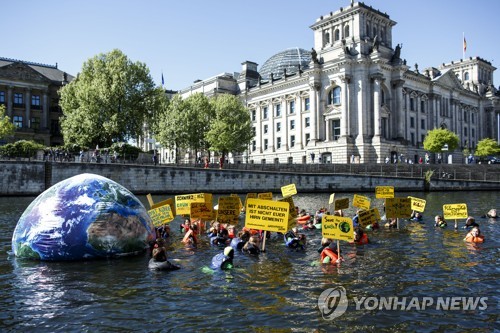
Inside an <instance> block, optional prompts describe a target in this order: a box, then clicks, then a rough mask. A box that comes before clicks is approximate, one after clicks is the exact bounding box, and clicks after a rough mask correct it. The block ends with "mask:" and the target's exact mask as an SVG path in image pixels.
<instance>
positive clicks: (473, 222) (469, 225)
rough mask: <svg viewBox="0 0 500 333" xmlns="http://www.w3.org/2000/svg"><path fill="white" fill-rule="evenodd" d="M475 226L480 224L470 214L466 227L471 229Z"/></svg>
mask: <svg viewBox="0 0 500 333" xmlns="http://www.w3.org/2000/svg"><path fill="white" fill-rule="evenodd" d="M473 227H479V224H477V222H476V220H475V219H474V218H473V217H472V216H469V217H468V218H467V220H465V225H464V229H469V228H473Z"/></svg>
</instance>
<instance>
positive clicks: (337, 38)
mask: <svg viewBox="0 0 500 333" xmlns="http://www.w3.org/2000/svg"><path fill="white" fill-rule="evenodd" d="M338 40H340V31H339V29H335V41H338Z"/></svg>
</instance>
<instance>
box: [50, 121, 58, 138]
mask: <svg viewBox="0 0 500 333" xmlns="http://www.w3.org/2000/svg"><path fill="white" fill-rule="evenodd" d="M50 132H51V133H52V134H56V135H59V134H61V128H60V127H59V119H52V121H51V122H50Z"/></svg>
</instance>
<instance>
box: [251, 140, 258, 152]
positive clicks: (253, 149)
mask: <svg viewBox="0 0 500 333" xmlns="http://www.w3.org/2000/svg"><path fill="white" fill-rule="evenodd" d="M256 150H257V141H255V140H253V141H252V151H256Z"/></svg>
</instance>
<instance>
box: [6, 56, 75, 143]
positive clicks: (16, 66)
mask: <svg viewBox="0 0 500 333" xmlns="http://www.w3.org/2000/svg"><path fill="white" fill-rule="evenodd" d="M72 79H73V76H71V75H69V74H67V73H66V72H63V71H61V70H59V69H58V68H57V64H56V65H55V66H52V65H44V64H38V63H32V62H27V61H21V60H14V59H8V58H1V57H0V104H3V105H5V109H6V111H7V112H6V113H7V115H8V116H9V118H10V119H11V120H12V122H13V123H14V125H15V126H16V132H15V135H14V137H13V138H10V139H9V138H8V139H7V140H5V139H4V141H3V143H5V142H7V141H17V140H32V141H36V142H39V143H42V144H44V145H47V146H49V145H50V146H58V145H62V144H63V138H62V135H61V132H60V127H59V118H60V117H61V116H62V111H61V108H60V107H59V95H58V91H59V89H60V88H61V87H62V86H63V85H65V84H66V83H68V82H70V81H71V80H72Z"/></svg>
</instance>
